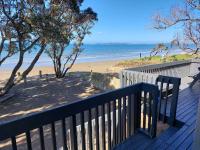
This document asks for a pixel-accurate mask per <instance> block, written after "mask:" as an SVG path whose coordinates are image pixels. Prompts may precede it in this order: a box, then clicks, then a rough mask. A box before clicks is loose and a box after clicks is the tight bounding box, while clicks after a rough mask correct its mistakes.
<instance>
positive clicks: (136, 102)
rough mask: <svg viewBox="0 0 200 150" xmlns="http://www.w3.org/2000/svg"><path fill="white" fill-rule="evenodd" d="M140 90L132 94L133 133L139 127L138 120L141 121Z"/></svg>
mask: <svg viewBox="0 0 200 150" xmlns="http://www.w3.org/2000/svg"><path fill="white" fill-rule="evenodd" d="M140 103H141V91H139V92H137V93H136V94H134V100H133V110H134V114H133V115H134V117H133V120H134V133H136V131H137V129H138V128H140V121H141V105H140Z"/></svg>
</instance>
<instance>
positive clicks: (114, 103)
mask: <svg viewBox="0 0 200 150" xmlns="http://www.w3.org/2000/svg"><path fill="white" fill-rule="evenodd" d="M116 143H117V142H116V100H114V101H113V146H114V145H116Z"/></svg>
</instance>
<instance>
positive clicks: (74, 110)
mask: <svg viewBox="0 0 200 150" xmlns="http://www.w3.org/2000/svg"><path fill="white" fill-rule="evenodd" d="M142 92H146V93H149V94H147V95H149V103H151V105H152V109H151V111H152V112H151V113H150V114H151V115H150V116H149V117H151V118H152V119H148V120H149V121H150V120H152V121H151V122H149V126H148V127H147V128H148V130H146V129H145V128H142V130H143V131H144V133H146V134H147V135H148V136H150V137H155V135H156V122H157V103H158V87H157V86H155V85H151V84H146V83H139V84H136V85H132V86H128V87H125V88H121V89H118V90H114V91H110V92H107V93H103V94H99V95H96V96H92V97H90V98H87V99H85V100H79V101H77V102H73V103H70V104H66V105H63V106H60V107H57V108H53V109H50V110H47V111H43V112H40V113H36V114H32V115H28V116H26V117H23V118H21V119H16V120H13V121H8V122H4V123H2V124H0V141H2V140H6V139H8V138H9V139H11V142H12V148H13V149H17V143H16V136H17V135H20V134H22V133H25V136H26V139H27V140H26V141H27V142H26V144H27V146H28V147H29V148H30V149H31V136H30V135H31V134H30V132H31V131H32V130H35V129H38V131H39V133H40V134H39V136H40V138H39V139H40V144H41V149H44V147H45V146H44V139H45V136H44V130H43V126H45V125H48V124H50V125H51V129H50V131H51V133H52V143H53V146H54V148H55V149H56V147H57V145H56V130H55V122H59V121H60V122H62V131H63V138H66V137H67V136H66V135H65V134H66V121H65V119H66V118H70V119H71V122H70V139H68V141H69V140H70V143H71V144H70V146H67V143H66V139H63V148H64V149H67V148H68V149H77V147H78V146H80V145H79V144H81V145H82V147H83V148H85V147H86V145H87V144H86V141H85V138H86V134H87V135H88V140H89V149H92V147H93V146H96V148H99V147H100V146H102V145H100V144H99V143H100V142H99V141H100V139H99V138H101V137H100V136H99V133H102V138H103V139H102V141H104V146H105V145H106V143H105V142H106V141H107V142H108V143H107V144H108V146H109V149H111V147H114V146H115V145H117V144H119V143H121V142H122V141H123V140H125V139H126V138H128V137H129V136H131V135H133V134H134V133H135V132H136V130H137V129H140V128H141V126H140V117H141V112H142V111H141V106H140V105H141V100H142ZM105 106H106V109H105V108H104V107H105ZM99 108H101V109H100V110H99ZM93 110H95V111H94V115H93V114H92V113H93ZM87 112H88V113H87ZM86 114H87V116H88V118H87V119H86V118H85V117H84V116H85V115H86ZM78 115H79V116H78ZM78 117H80V118H79V119H80V121H77V118H78ZM99 117H100V118H99ZM105 118H107V119H105ZM93 119H94V121H95V126H94V127H95V137H93V134H92V132H93V130H92V129H91V128H92V126H93V123H92V122H93V121H92V120H93ZM100 120H101V121H100ZM133 120H134V121H133ZM105 121H107V123H105ZM77 122H79V123H77ZM111 122H112V123H111ZM85 123H87V125H88V126H87V127H86V124H85ZM111 124H112V125H111ZM78 125H80V126H81V132H80V135H81V138H82V140H81V141H82V142H81V143H79V142H78V141H77V138H78V137H77V126H78ZM100 126H101V130H102V131H99V130H100V129H99V127H100ZM105 126H107V129H108V131H107V132H108V137H106V136H105V129H106V127H105ZM86 128H87V129H86ZM116 128H117V130H115V129H116ZM85 129H86V130H85ZM103 133H104V135H103ZM111 135H112V136H111ZM93 138H94V139H96V142H95V144H94V143H93ZM105 138H108V140H105ZM111 142H112V143H111Z"/></svg>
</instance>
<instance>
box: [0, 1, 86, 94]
mask: <svg viewBox="0 0 200 150" xmlns="http://www.w3.org/2000/svg"><path fill="white" fill-rule="evenodd" d="M82 2H83V0H0V7H1V8H0V22H1V25H0V31H1V36H0V38H1V43H0V56H1V57H0V66H1V65H2V64H3V63H4V62H5V60H7V59H8V58H9V57H12V56H13V55H18V60H17V63H16V64H15V65H14V67H13V69H12V71H11V74H10V76H9V78H8V80H7V81H6V83H5V85H4V87H3V88H1V89H0V95H4V94H6V93H7V92H8V91H9V90H10V89H11V88H12V87H13V86H14V85H15V84H16V83H18V82H19V81H20V80H22V79H23V78H24V77H26V76H27V75H28V74H29V73H30V71H31V70H32V69H33V67H34V65H35V64H36V62H37V61H38V59H39V58H40V56H41V54H42V53H43V52H44V50H45V49H46V47H47V45H48V44H49V42H51V40H49V39H53V38H55V39H56V38H57V37H59V36H60V35H62V34H63V32H61V30H60V27H59V24H54V23H55V22H57V23H59V21H60V20H63V19H65V18H59V17H58V16H56V15H54V14H56V13H57V12H59V10H60V8H62V11H66V12H69V10H71V12H76V11H78V10H79V7H80V4H81V3H82ZM61 3H62V4H63V5H64V6H65V7H64V8H65V9H63V6H62V5H59V4H61ZM54 6H56V7H54ZM66 26H67V24H66ZM32 51H37V53H36V54H35V56H33V59H32V61H31V63H30V64H29V66H28V67H27V68H26V69H25V70H24V71H23V72H22V75H21V77H20V78H18V79H16V73H17V72H18V71H19V69H20V68H21V67H22V65H23V63H24V57H25V54H26V53H32ZM3 52H4V53H3Z"/></svg>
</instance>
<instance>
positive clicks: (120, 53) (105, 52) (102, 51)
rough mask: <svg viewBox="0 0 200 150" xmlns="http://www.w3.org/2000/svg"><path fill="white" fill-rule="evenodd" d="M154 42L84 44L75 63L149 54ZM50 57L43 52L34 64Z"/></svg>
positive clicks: (30, 56) (48, 62)
mask: <svg viewBox="0 0 200 150" xmlns="http://www.w3.org/2000/svg"><path fill="white" fill-rule="evenodd" d="M155 46H156V45H155V44H84V45H83V52H82V53H81V55H80V56H79V57H78V58H77V61H76V63H83V62H97V61H108V60H125V59H134V58H139V57H140V53H141V56H142V57H145V56H149V55H150V52H151V50H152V49H153V48H154V47H155ZM71 48H72V45H70V46H69V47H68V48H67V49H66V53H67V52H69V51H70V49H71ZM179 52H180V50H178V49H171V50H170V53H173V54H176V53H179ZM34 54H35V52H32V53H30V54H26V56H25V58H24V65H23V66H22V68H23V67H26V66H27V65H28V64H30V62H31V60H32V59H33V55H34ZM18 57H19V56H18V54H16V55H15V56H12V57H11V58H9V59H8V60H7V61H6V62H5V63H4V64H3V65H2V66H1V67H0V68H1V69H0V70H2V69H7V68H11V67H13V66H14V64H16V63H17V61H18ZM51 65H52V62H51V59H50V58H49V57H48V56H47V54H46V53H43V54H42V56H41V57H40V59H39V61H38V62H37V64H36V66H51Z"/></svg>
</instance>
